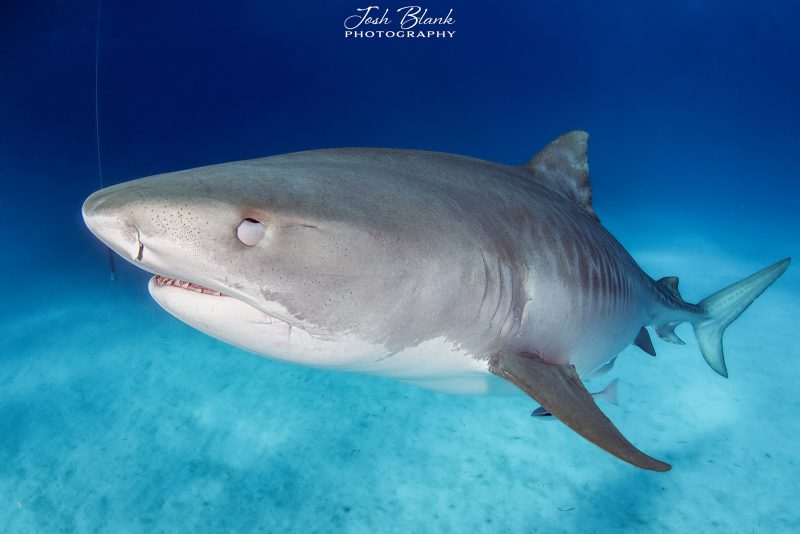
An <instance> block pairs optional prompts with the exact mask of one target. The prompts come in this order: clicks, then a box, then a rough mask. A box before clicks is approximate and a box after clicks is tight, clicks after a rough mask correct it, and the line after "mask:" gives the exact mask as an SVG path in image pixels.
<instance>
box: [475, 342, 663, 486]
mask: <svg viewBox="0 0 800 534" xmlns="http://www.w3.org/2000/svg"><path fill="white" fill-rule="evenodd" d="M489 370H490V371H491V372H492V373H493V374H495V375H497V376H499V377H500V378H504V379H506V380H508V381H509V382H511V383H512V384H514V385H515V386H517V387H518V388H520V389H521V390H522V391H524V392H525V393H527V394H528V395H530V396H531V397H532V398H533V399H534V400H535V401H536V402H538V403H539V404H541V405H542V406H543V407H544V408H545V409H546V410H547V411H549V412H550V413H552V414H553V415H555V416H556V417H557V418H559V419H560V420H561V421H562V422H563V423H564V424H566V425H567V426H568V427H570V428H571V429H572V430H574V431H575V432H577V433H578V434H580V435H581V436H583V437H584V438H586V439H587V440H589V441H591V442H592V443H594V444H595V445H597V446H598V447H601V448H603V449H605V450H606V451H608V452H610V453H611V454H613V455H614V456H616V457H618V458H620V459H622V460H625V461H626V462H628V463H630V464H633V465H635V466H637V467H641V468H642V469H649V470H651V471H668V470H669V469H670V465H669V464H666V463H664V462H661V461H659V460H656V459H655V458H651V457H650V456H648V455H646V454H645V453H643V452H642V451H640V450H639V449H637V448H636V447H634V446H633V445H632V444H631V442H630V441H628V440H627V439H625V437H624V436H623V435H622V434H621V433H620V432H619V430H617V427H615V426H614V423H612V422H611V420H609V419H608V417H606V416H605V414H603V412H602V411H600V408H598V407H597V404H596V403H595V402H594V399H592V396H591V395H590V394H589V392H588V391H587V390H586V388H585V387H584V385H583V382H581V380H580V378H579V377H578V374H577V373H576V372H575V367H574V366H572V365H555V364H551V363H547V362H546V361H544V360H543V359H541V358H540V357H539V356H537V355H535V354H532V353H521V354H503V353H499V354H495V355H494V356H492V358H491V360H490V361H489Z"/></svg>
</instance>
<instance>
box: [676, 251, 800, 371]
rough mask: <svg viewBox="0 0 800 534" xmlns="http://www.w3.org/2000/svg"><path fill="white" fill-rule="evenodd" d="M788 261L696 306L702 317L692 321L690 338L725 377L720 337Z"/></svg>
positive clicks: (714, 367)
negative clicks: (692, 335) (691, 335)
mask: <svg viewBox="0 0 800 534" xmlns="http://www.w3.org/2000/svg"><path fill="white" fill-rule="evenodd" d="M790 262H791V258H785V259H783V260H781V261H779V262H777V263H774V264H773V265H770V266H769V267H767V268H766V269H763V270H761V271H759V272H757V273H755V274H753V275H750V276H748V277H747V278H745V279H744V280H741V281H739V282H736V283H735V284H733V285H732V286H730V287H727V288H725V289H723V290H722V291H718V292H717V293H714V294H713V295H711V296H710V297H708V298H706V299H704V300H702V301H701V302H700V303H698V307H699V308H700V309H701V310H702V314H701V315H700V316H698V318H697V319H696V320H694V321H693V322H692V326H693V327H694V335H695V337H697V343H698V344H699V345H700V352H702V354H703V358H705V360H706V362H707V363H708V365H709V366H711V368H712V369H713V370H714V371H716V372H717V373H719V374H720V375H722V376H724V377H726V378H727V376H728V369H727V367H726V366H725V355H724V353H723V351H722V334H723V333H724V332H725V329H726V328H727V327H728V325H730V324H731V323H732V322H733V321H735V320H736V318H738V317H739V316H740V315H741V314H742V312H744V310H746V309H747V307H748V306H750V304H752V303H753V301H754V300H756V298H758V296H759V295H761V293H763V292H764V291H765V290H766V289H767V288H768V287H769V286H770V285H771V284H772V283H773V282H774V281H775V280H777V279H778V277H779V276H780V275H782V274H783V273H784V271H786V268H787V267H788V266H789V263H790Z"/></svg>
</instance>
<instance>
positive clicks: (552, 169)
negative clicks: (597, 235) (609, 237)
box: [525, 131, 600, 221]
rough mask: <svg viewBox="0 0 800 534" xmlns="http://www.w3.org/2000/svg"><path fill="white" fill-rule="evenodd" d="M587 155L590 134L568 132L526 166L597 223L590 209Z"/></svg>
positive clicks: (594, 214) (595, 214)
mask: <svg viewBox="0 0 800 534" xmlns="http://www.w3.org/2000/svg"><path fill="white" fill-rule="evenodd" d="M588 152H589V134H587V133H586V132H582V131H575V132H569V133H567V134H564V135H562V136H561V137H559V138H558V139H556V140H555V141H553V142H552V143H550V144H549V145H547V146H546V147H544V148H543V149H542V150H541V151H540V152H539V153H538V154H536V155H535V156H534V157H533V159H531V160H530V161H529V162H528V163H526V164H525V167H526V168H527V169H528V170H530V171H531V172H532V173H534V174H535V175H536V176H537V178H539V179H540V180H543V181H545V182H547V183H548V185H550V187H552V188H553V189H556V190H557V191H561V192H562V193H564V194H566V195H567V196H569V197H570V198H572V199H573V200H575V202H577V203H578V205H579V206H580V207H581V208H583V210H584V211H585V212H586V213H588V214H589V215H591V216H592V217H594V218H595V219H596V220H598V221H599V220H600V218H599V217H598V216H597V213H595V211H594V208H593V207H592V189H591V187H590V186H589V160H588Z"/></svg>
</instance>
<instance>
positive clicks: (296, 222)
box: [83, 151, 483, 368]
mask: <svg viewBox="0 0 800 534" xmlns="http://www.w3.org/2000/svg"><path fill="white" fill-rule="evenodd" d="M365 161H366V163H364V162H365ZM358 162H360V163H358ZM359 164H361V165H362V167H359ZM371 172H372V171H371V167H370V158H369V157H367V158H364V157H360V158H353V157H351V155H350V154H348V153H339V152H330V153H329V152H327V151H318V152H311V153H299V154H295V155H284V156H278V157H274V158H265V159H262V160H252V161H245V162H237V163H229V164H223V165H215V166H210V167H204V168H200V169H192V170H188V171H182V172H176V173H169V174H162V175H158V176H152V177H148V178H142V179H139V180H134V181H131V182H126V183H123V184H119V185H115V186H112V187H108V188H105V189H102V190H100V191H97V192H96V193H94V194H92V195H91V196H90V197H89V198H88V199H87V200H86V201H85V203H84V205H83V218H84V221H85V223H86V225H87V226H88V228H89V229H90V230H91V231H92V233H94V234H95V235H96V236H97V237H98V238H99V239H100V240H101V241H103V242H104V243H105V244H106V245H108V246H109V247H110V248H111V249H112V250H114V251H115V252H116V253H118V254H119V255H120V256H122V257H123V258H124V259H126V260H128V261H130V262H132V263H133V264H135V265H136V266H137V267H140V268H141V269H144V270H146V271H149V272H150V273H152V274H153V275H154V276H153V277H152V278H151V279H150V282H149V290H150V293H151V295H152V297H153V298H154V299H155V300H156V301H157V302H158V304H160V305H161V306H162V307H163V308H164V309H166V310H167V311H168V312H169V313H171V314H173V315H174V316H176V317H177V318H179V319H180V320H182V321H184V322H186V323H188V324H189V325H191V326H193V327H195V328H197V329H198V330H201V331H203V332H205V333H207V334H210V335H212V336H214V337H216V338H219V339H222V340H223V341H226V342H228V343H231V344H233V345H236V346H239V347H241V348H244V349H247V350H250V351H253V352H256V353H259V354H263V355H269V356H272V357H277V358H281V359H286V360H290V361H294V362H297V363H304V364H309V365H315V366H325V367H339V368H353V365H352V364H353V362H355V361H357V360H359V359H363V357H364V356H365V355H366V354H371V355H373V356H374V355H375V354H379V355H380V354H385V353H387V352H388V353H391V352H394V351H396V350H398V349H401V348H403V347H405V346H408V345H413V344H415V343H418V342H421V341H424V340H425V339H429V338H431V337H433V336H435V335H437V334H436V332H435V331H432V330H434V329H435V328H436V327H437V326H438V325H437V323H436V322H435V321H434V320H432V318H441V320H443V321H447V320H453V319H455V320H457V319H458V308H457V307H454V302H453V301H454V299H457V298H460V296H461V295H464V294H467V292H465V290H464V280H463V273H460V272H459V271H458V270H457V269H453V266H454V265H455V264H457V261H458V259H457V251H452V252H451V253H448V247H449V248H452V244H450V243H451V240H448V239H445V238H443V237H442V232H441V230H440V228H441V227H437V226H435V225H432V224H431V221H426V220H422V219H421V218H419V217H418V218H417V219H413V220H410V219H409V217H408V216H407V211H406V210H405V208H404V206H403V203H404V200H403V197H402V194H403V191H402V190H400V189H398V196H395V197H394V202H392V203H387V202H385V201H382V199H380V197H381V196H382V195H388V194H389V192H387V190H386V188H387V187H389V186H388V185H387V183H388V181H387V183H383V184H378V185H377V186H376V187H375V188H369V187H367V186H366V184H368V183H370V182H369V181H368V180H365V179H364V175H365V174H366V175H369V174H370V173H371ZM353 176H357V179H349V178H351V177H353ZM376 197H378V198H376ZM412 201H414V199H409V202H412ZM376 206H378V207H379V211H376V208H375V207H376ZM481 265H482V264H481ZM482 290H483V287H482V286H481V287H480V288H476V289H475V291H476V292H478V291H482ZM464 313H469V314H472V313H475V310H474V308H471V309H469V310H465V311H464ZM378 349H379V350H378Z"/></svg>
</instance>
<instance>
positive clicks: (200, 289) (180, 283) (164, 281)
mask: <svg viewBox="0 0 800 534" xmlns="http://www.w3.org/2000/svg"><path fill="white" fill-rule="evenodd" d="M155 279H156V284H157V285H159V286H173V287H179V288H181V289H187V290H189V291H194V292H195V293H202V294H204V295H213V296H215V297H223V296H225V295H224V294H223V293H220V292H219V291H214V290H213V289H209V288H207V287H204V286H201V285H199V284H195V283H193V282H187V281H185V280H178V279H177V278H168V277H166V276H161V275H156V277H155Z"/></svg>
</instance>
